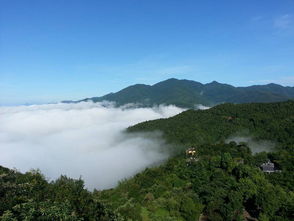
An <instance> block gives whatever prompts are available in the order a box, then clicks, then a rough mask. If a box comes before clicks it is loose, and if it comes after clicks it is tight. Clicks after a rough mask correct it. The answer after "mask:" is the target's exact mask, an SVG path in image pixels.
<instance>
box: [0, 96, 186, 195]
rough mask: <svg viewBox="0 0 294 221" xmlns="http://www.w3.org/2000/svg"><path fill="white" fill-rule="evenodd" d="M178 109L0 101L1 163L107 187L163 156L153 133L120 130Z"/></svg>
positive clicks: (178, 109) (156, 161)
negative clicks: (15, 104) (8, 104)
mask: <svg viewBox="0 0 294 221" xmlns="http://www.w3.org/2000/svg"><path fill="white" fill-rule="evenodd" d="M181 111H183V109H180V108H177V107H175V106H159V107H155V108H136V109H125V108H114V107H113V106H112V105H111V104H105V103H104V104H103V103H90V102H87V103H86V102H84V103H78V104H48V105H33V106H19V107H0V152H1V155H0V165H3V166H7V167H10V168H14V167H15V168H17V169H19V170H21V171H22V172H25V171H27V170H30V169H32V168H34V169H36V168H39V169H41V171H42V172H43V173H44V174H45V175H46V176H47V177H49V178H51V179H55V178H57V177H59V176H60V175H61V174H66V175H68V176H70V177H73V178H79V177H80V176H82V178H83V179H84V180H85V182H86V186H87V187H89V188H90V189H92V188H97V189H103V188H109V187H113V186H115V185H116V183H117V182H118V181H119V180H121V179H123V178H126V177H129V176H132V175H134V174H135V173H136V172H138V171H139V170H142V169H144V168H145V167H148V166H151V165H153V164H154V163H158V162H160V161H162V160H164V159H166V157H167V153H166V152H164V151H162V149H163V147H165V144H164V141H163V140H161V139H160V136H159V135H158V134H139V135H137V136H134V135H128V134H126V133H124V129H125V128H127V127H128V126H130V125H134V124H136V123H139V122H142V121H146V120H152V119H157V118H165V117H170V116H173V115H175V114H178V113H180V112H181Z"/></svg>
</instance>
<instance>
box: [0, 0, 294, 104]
mask: <svg viewBox="0 0 294 221" xmlns="http://www.w3.org/2000/svg"><path fill="white" fill-rule="evenodd" d="M293 58H294V1H293V0H258V1H256V0H246V1H245V0H223V1H215V0H25V1H23V0H0V105H17V104H26V103H28V104H31V103H47V102H58V101H61V100H69V99H73V100H76V99H82V98H85V97H93V96H101V95H104V94H107V93H109V92H116V91H118V90H120V89H122V88H124V87H126V86H129V85H132V84H136V83H144V84H154V83H157V82H159V81H162V80H166V79H168V78H178V79H189V80H195V81H199V82H201V83H208V82H211V81H213V80H216V81H219V82H222V83H228V84H232V85H234V86H248V85H252V84H267V83H271V82H273V83H278V84H282V85H285V86H294V62H293Z"/></svg>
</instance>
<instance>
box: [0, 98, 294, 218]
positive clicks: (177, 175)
mask: <svg viewBox="0 0 294 221" xmlns="http://www.w3.org/2000/svg"><path fill="white" fill-rule="evenodd" d="M127 131H128V132H130V133H132V132H142V131H161V132H162V133H163V138H165V139H166V140H167V142H169V143H172V144H173V145H172V146H173V147H174V148H176V149H177V151H173V155H172V157H171V158H170V159H169V160H168V161H167V162H165V163H164V164H163V165H161V166H155V167H153V168H147V169H145V170H144V171H143V172H141V173H138V174H137V175H135V176H134V177H132V178H130V179H126V180H124V181H121V182H120V183H119V185H118V186H117V187H116V188H114V189H110V190H104V191H97V190H95V191H94V192H89V191H87V190H85V189H84V187H83V181H82V180H73V179H70V178H67V177H64V176H61V177H60V178H59V179H58V180H56V181H52V182H48V181H46V179H45V178H44V177H43V176H42V175H41V174H40V173H39V172H37V171H32V172H28V173H26V174H20V173H18V172H15V171H13V170H9V169H6V168H3V167H1V168H0V218H1V220H25V219H26V220H133V221H141V220H142V221H151V220H152V221H153V220H155V221H166V220H174V221H184V220H188V221H195V220H199V219H201V220H208V221H218V220H236V221H237V220H259V221H269V220H270V221H290V220H293V219H294V173H293V171H294V136H293V134H294V102H293V101H287V102H280V103H268V104H262V103H256V104H222V105H219V106H216V107H213V108H211V109H209V110H197V111H195V110H188V111H185V112H183V113H181V114H179V115H177V116H175V117H172V118H169V119H161V120H154V121H148V122H144V123H140V124H138V125H135V126H133V127H130V128H128V130H127ZM237 135H238V136H241V135H242V136H251V137H252V139H255V140H257V141H258V140H260V139H262V140H268V141H270V142H272V143H274V144H275V148H274V149H269V148H268V151H267V152H259V153H256V154H253V153H252V151H251V150H250V148H249V146H248V145H249V144H247V143H236V142H232V141H231V142H226V140H227V138H228V137H230V136H237ZM188 147H194V148H195V149H196V151H197V155H196V160H193V161H189V158H187V157H186V155H185V150H186V149H187V148H188ZM266 148H267V147H265V149H266ZM268 160H270V161H271V162H273V163H274V165H275V170H276V172H273V173H265V172H263V171H262V170H261V169H260V166H261V164H262V163H265V162H267V161H268ZM101 179H103V177H101Z"/></svg>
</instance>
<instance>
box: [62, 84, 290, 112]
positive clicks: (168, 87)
mask: <svg viewBox="0 0 294 221" xmlns="http://www.w3.org/2000/svg"><path fill="white" fill-rule="evenodd" d="M293 98H294V87H284V86H281V85H278V84H273V83H271V84H267V85H253V86H248V87H234V86H232V85H229V84H223V83H219V82H216V81H213V82H211V83H207V84H202V83H200V82H197V81H192V80H178V79H175V78H171V79H168V80H165V81H161V82H159V83H157V84H154V85H145V84H135V85H132V86H129V87H126V88H124V89H122V90H120V91H118V92H116V93H109V94H106V95H104V96H101V97H92V98H86V99H83V100H79V101H76V102H82V101H93V102H100V101H112V102H115V103H116V104H117V105H118V106H122V105H125V104H128V103H135V104H139V105H141V106H153V105H159V104H167V105H169V104H173V105H176V106H179V107H187V108H193V107H194V106H195V105H197V104H202V105H207V106H214V105H216V104H220V103H256V102H259V103H267V102H278V101H286V100H289V99H293ZM64 102H71V101H64Z"/></svg>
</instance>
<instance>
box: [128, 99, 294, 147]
mask: <svg viewBox="0 0 294 221" xmlns="http://www.w3.org/2000/svg"><path fill="white" fill-rule="evenodd" d="M293 124H294V101H287V102H279V103H266V104H262V103H253V104H229V103H227V104H221V105H218V106H216V107H213V108H210V109H209V110H188V111H185V112H183V113H181V114H178V115H176V116H174V117H171V118H168V119H160V120H154V121H148V122H143V123H140V124H137V125H135V126H133V127H130V128H128V130H129V131H130V132H135V131H154V130H159V131H162V132H164V137H165V138H166V139H167V140H169V141H170V142H176V143H181V144H190V143H194V144H203V143H215V142H219V141H223V140H225V139H226V138H228V136H231V135H250V136H254V137H258V138H262V139H269V140H271V141H275V142H278V143H283V144H287V145H291V144H293V143H294V136H293V134H294V126H293Z"/></svg>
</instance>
